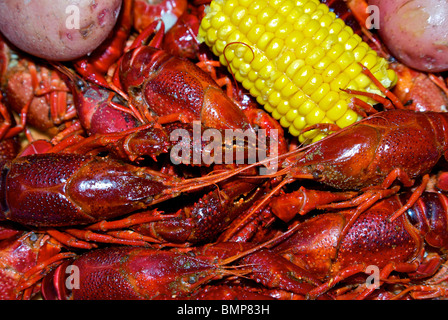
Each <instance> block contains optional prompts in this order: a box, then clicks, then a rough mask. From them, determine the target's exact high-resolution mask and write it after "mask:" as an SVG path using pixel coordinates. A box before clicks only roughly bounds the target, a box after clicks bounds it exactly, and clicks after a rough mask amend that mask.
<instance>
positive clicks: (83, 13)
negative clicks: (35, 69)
mask: <svg viewBox="0 0 448 320" xmlns="http://www.w3.org/2000/svg"><path fill="white" fill-rule="evenodd" d="M121 5H122V0H58V1H54V0H31V1H17V0H3V1H0V31H1V32H2V33H3V35H4V36H5V37H6V38H7V39H8V40H9V41H10V42H11V43H12V44H13V45H15V46H16V47H17V48H19V49H20V50H22V51H25V52H27V53H29V54H31V55H34V56H37V57H39V58H43V59H47V60H53V61H69V60H73V59H76V58H80V57H82V56H84V55H86V54H88V53H90V52H92V51H93V50H94V49H95V48H97V47H98V46H99V45H100V44H101V43H102V42H103V41H104V40H105V39H106V38H107V36H108V35H109V33H110V32H111V31H112V29H113V27H114V25H115V23H116V21H117V18H118V15H119V12H120V9H121ZM78 22H79V24H78Z"/></svg>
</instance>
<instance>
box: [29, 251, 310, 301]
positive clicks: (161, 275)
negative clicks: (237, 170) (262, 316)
mask: <svg viewBox="0 0 448 320" xmlns="http://www.w3.org/2000/svg"><path fill="white" fill-rule="evenodd" d="M254 248H255V247H254V246H253V245H252V244H242V243H220V244H216V245H211V244H207V245H205V246H202V247H197V248H191V249H189V250H187V252H183V251H179V250H177V249H171V250H154V249H151V248H141V247H110V248H104V249H98V250H92V251H89V252H87V253H85V254H83V255H81V256H79V257H77V258H76V259H75V260H74V261H71V260H67V261H66V262H64V263H63V264H61V265H60V266H59V267H58V268H57V269H55V271H54V272H52V273H50V274H49V275H48V276H46V277H45V278H44V280H43V282H42V292H43V295H44V297H45V298H47V299H173V298H178V299H186V298H188V297H189V296H190V295H191V294H193V293H195V291H196V290H198V289H199V288H200V287H201V286H202V285H204V284H207V283H210V282H211V281H213V280H218V279H221V278H224V277H228V276H237V277H238V276H243V275H246V276H248V277H250V278H251V279H254V280H256V281H258V282H261V283H263V285H265V286H266V287H268V288H281V289H285V290H288V291H291V292H294V293H296V294H298V295H302V296H303V295H304V294H306V292H308V291H309V290H310V289H311V288H314V287H316V285H317V284H318V283H319V282H318V281H316V279H315V278H314V276H312V275H311V274H309V273H308V272H307V271H305V270H303V269H301V268H298V267H297V266H295V265H294V264H292V263H290V262H289V261H287V260H285V259H284V258H282V257H280V256H278V255H276V254H275V253H273V252H271V251H270V250H267V249H262V248H256V250H255V249H254ZM236 259H242V260H241V264H242V265H241V267H238V266H232V265H231V264H230V263H231V262H233V261H234V260H236ZM72 265H73V266H76V267H77V269H78V270H79V275H80V276H81V277H80V279H79V287H78V288H75V287H73V288H67V286H66V285H65V283H66V280H67V277H68V274H67V273H66V272H65V270H66V268H67V267H68V266H72ZM25 286H26V285H23V287H25ZM106 288H107V289H106ZM103 289H106V290H103Z"/></svg>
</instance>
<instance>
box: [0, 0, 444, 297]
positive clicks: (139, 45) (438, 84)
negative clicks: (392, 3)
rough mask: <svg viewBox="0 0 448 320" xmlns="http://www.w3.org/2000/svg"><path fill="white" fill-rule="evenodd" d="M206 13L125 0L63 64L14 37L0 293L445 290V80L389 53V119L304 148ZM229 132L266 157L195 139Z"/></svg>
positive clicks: (0, 191)
mask: <svg viewBox="0 0 448 320" xmlns="http://www.w3.org/2000/svg"><path fill="white" fill-rule="evenodd" d="M326 3H327V4H328V5H329V6H334V8H335V9H334V10H335V12H336V13H338V14H339V15H340V16H341V17H344V19H346V21H347V22H348V21H350V24H351V26H352V27H353V28H354V30H355V31H356V32H359V34H360V35H362V36H363V38H364V39H365V40H366V41H368V42H369V43H370V44H371V46H372V48H374V49H375V50H377V52H378V53H380V54H382V55H383V56H388V53H387V49H385V48H384V47H383V46H382V45H381V42H380V41H379V40H378V39H377V38H376V36H375V34H374V33H372V32H369V31H368V30H366V29H365V28H363V27H360V26H359V25H357V24H356V23H357V21H356V20H355V19H354V18H353V16H352V15H350V10H349V8H348V7H347V6H345V5H346V4H348V5H349V6H350V5H352V6H353V8H354V7H355V6H359V5H360V4H362V3H363V2H362V1H348V2H345V3H344V2H342V1H326ZM205 6H206V4H204V3H199V2H187V1H186V0H166V1H162V2H160V3H158V4H153V5H150V4H148V2H147V1H143V0H134V1H132V0H125V1H124V2H123V8H122V12H121V15H120V18H119V22H118V23H117V26H116V27H115V29H114V31H113V33H112V34H111V35H110V37H109V38H108V40H107V41H106V42H105V43H103V45H102V46H101V47H99V48H98V49H97V50H96V51H95V52H93V53H92V54H91V55H89V56H88V57H86V58H83V59H79V60H77V61H70V62H66V63H54V62H49V61H42V60H38V59H36V58H32V57H30V56H27V55H25V54H23V53H21V52H19V51H18V50H16V49H15V48H14V47H12V46H11V45H9V44H8V43H7V42H6V41H5V40H1V42H0V46H1V51H0V54H1V55H0V80H1V92H2V96H1V104H0V112H1V115H2V122H1V125H0V138H1V143H0V145H1V149H0V150H1V152H0V153H1V154H0V162H1V168H2V170H1V180H0V205H1V212H0V299H32V298H43V299H218V300H222V299H240V300H241V299H271V300H272V299H289V300H290V299H293V300H302V299H409V300H410V299H443V298H446V297H448V263H447V256H446V250H447V249H448V198H447V196H446V193H445V192H446V190H447V188H448V186H447V180H446V173H445V168H446V163H445V161H446V160H445V158H446V155H447V150H448V135H447V132H448V115H447V114H446V113H445V108H446V105H447V103H448V99H447V95H446V84H445V79H444V77H443V75H440V74H437V75H436V74H425V73H421V72H417V71H414V70H410V69H409V68H407V67H406V66H404V65H402V64H400V63H398V62H396V61H394V60H393V58H390V62H391V66H392V67H393V68H394V69H395V70H396V72H397V74H398V76H399V80H398V84H397V85H396V86H395V88H394V89H393V91H392V92H389V91H387V90H385V94H386V96H387V98H386V99H382V100H379V101H380V102H379V103H378V105H376V106H375V110H368V113H367V114H366V117H365V118H364V119H362V120H361V121H359V122H357V123H355V124H354V125H352V126H349V127H347V128H344V129H339V130H338V129H334V128H332V130H334V131H333V132H331V133H329V135H328V136H327V137H326V138H324V139H322V140H320V141H318V142H315V143H312V144H305V145H299V143H298V142H297V138H295V137H292V136H290V135H288V133H287V132H286V131H285V130H284V129H283V128H282V127H281V126H280V125H279V123H278V122H277V121H276V120H275V119H273V118H272V117H271V116H270V115H269V114H268V113H266V112H265V111H264V110H263V109H262V107H261V106H260V105H259V104H258V103H257V102H256V100H254V99H253V98H252V97H251V96H250V95H249V94H248V93H247V92H246V91H245V90H244V89H242V88H241V86H240V85H238V84H237V83H235V82H234V81H233V79H232V75H231V74H229V73H228V72H227V71H226V70H225V68H224V67H223V66H221V65H220V64H219V62H218V61H217V59H216V58H215V57H214V56H213V54H212V53H211V52H209V51H208V48H206V47H205V46H204V45H203V44H200V43H198V42H197V40H196V34H197V31H198V27H199V23H200V20H201V17H202V16H203V12H204V8H205ZM167 10H168V11H170V13H171V15H173V14H174V15H176V16H177V22H176V23H174V25H172V26H169V27H167V24H166V23H164V22H163V19H162V18H163V17H162V16H161V14H162V13H164V12H165V11H167ZM364 72H365V73H366V74H368V73H369V71H368V70H364ZM366 112H367V111H366ZM229 129H230V130H231V131H233V132H235V131H238V130H240V131H244V132H246V133H247V132H249V133H251V132H252V133H258V132H262V131H261V130H264V131H263V132H265V134H266V139H265V140H264V141H265V148H263V145H260V144H257V146H256V148H257V149H259V150H257V151H263V152H265V154H266V155H270V156H269V157H265V158H264V159H257V161H258V162H249V159H248V157H249V155H248V152H246V151H248V150H247V149H249V148H250V147H253V146H252V145H250V143H249V142H247V144H245V145H244V146H243V147H242V149H243V152H238V150H239V149H238V146H237V145H235V144H232V143H231V144H230V145H229V144H225V143H222V145H221V146H219V145H218V147H216V144H214V148H213V150H212V151H210V150H209V149H210V143H209V142H210V139H209V140H207V139H204V140H205V141H202V139H199V140H200V141H197V140H198V139H197V136H198V135H199V136H200V137H201V138H203V136H204V135H205V133H206V132H209V133H210V132H213V133H214V134H216V133H220V134H222V135H224V134H225V132H227V131H228V130H229ZM321 129H323V130H324V129H325V128H324V127H322V128H321ZM207 130H209V131H207ZM210 130H214V131H210ZM226 130H227V131H226ZM179 133H181V134H179ZM180 136H182V139H178V138H179V137H180ZM173 137H176V139H174V138H173ZM185 137H187V138H185ZM195 137H196V138H195ZM220 148H221V149H220ZM229 149H230V154H231V155H232V156H234V157H232V159H233V161H232V162H230V163H229V162H226V161H217V160H220V159H219V158H218V155H220V154H221V156H222V157H224V153H225V152H224V151H226V152H227V151H229ZM261 149H264V150H261ZM179 150H181V151H186V150H190V151H191V153H192V154H193V156H192V154H187V156H186V155H185V154H179ZM207 150H208V151H209V152H208V153H207ZM217 150H222V151H223V152H222V153H220V152H216V151H217ZM184 153H185V152H184ZM206 153H207V154H206ZM176 155H177V157H176ZM195 155H196V156H197V155H199V156H197V158H196V159H193V157H194V156H195ZM206 155H207V156H208V157H207V156H206ZM211 155H213V156H214V158H213V159H214V161H208V160H209V159H210V156H211ZM226 155H227V153H226ZM271 155H273V156H271ZM193 160H196V161H193ZM221 160H222V159H221ZM274 160H275V161H276V163H278V168H277V169H278V170H274V171H270V172H269V173H267V174H266V173H262V171H261V169H263V168H264V169H266V168H267V167H268V165H271V164H272V162H273V161H274Z"/></svg>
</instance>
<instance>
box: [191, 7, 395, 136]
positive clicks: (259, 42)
mask: <svg viewBox="0 0 448 320" xmlns="http://www.w3.org/2000/svg"><path fill="white" fill-rule="evenodd" d="M198 39H199V41H202V42H205V43H206V44H207V45H208V46H209V47H210V48H211V49H212V51H213V53H214V54H215V55H216V56H218V57H219V60H220V62H221V64H222V65H224V66H227V67H228V68H229V70H230V72H232V74H233V75H234V76H235V79H236V80H237V81H239V82H240V83H242V86H243V87H244V88H246V89H247V90H249V92H250V93H251V94H252V95H253V96H254V97H255V98H256V99H257V101H258V102H259V103H260V104H261V105H263V106H264V108H265V109H266V110H267V111H268V112H270V113H271V114H272V116H273V117H274V118H275V119H277V120H279V122H280V124H281V125H282V126H283V127H285V128H289V132H290V133H291V134H292V135H294V136H299V140H300V141H302V142H303V141H305V140H308V141H309V140H311V141H316V140H319V139H321V138H322V137H323V136H324V135H325V134H324V133H323V132H320V131H319V130H311V131H308V132H306V133H303V134H301V130H302V129H304V128H305V127H308V126H310V125H313V124H316V123H335V124H337V125H338V126H339V127H341V128H343V127H346V126H348V125H350V124H352V123H354V122H355V121H357V120H359V119H360V116H359V115H358V114H357V113H356V112H355V111H353V110H352V109H351V108H350V107H349V104H350V103H351V99H352V97H353V96H352V95H350V94H348V93H346V92H344V91H341V90H340V89H343V88H345V89H353V90H360V91H366V92H370V93H377V94H381V95H382V93H381V92H380V91H379V90H378V88H377V87H376V86H375V85H374V84H373V83H372V81H371V80H370V79H369V78H368V77H367V76H366V75H365V74H363V73H362V72H361V71H362V68H361V66H360V65H359V63H361V64H363V65H364V66H366V67H367V68H369V69H370V71H371V72H372V73H373V74H374V76H375V77H376V78H377V79H378V80H379V81H380V82H381V84H382V85H383V86H385V87H386V88H390V87H391V86H393V85H394V84H395V82H396V80H397V78H396V74H395V73H394V71H393V70H391V69H389V68H388V63H387V61H386V60H385V59H384V58H381V57H379V56H378V55H377V53H376V52H375V51H374V50H372V49H370V48H369V46H368V44H366V43H365V42H363V41H362V39H361V37H359V36H358V35H357V34H354V33H353V30H352V29H351V28H350V27H349V26H346V25H345V23H344V22H343V21H342V20H341V19H339V18H336V16H335V14H334V13H333V12H330V11H329V8H328V7H327V6H326V5H325V4H322V3H320V2H319V1H318V0H214V1H212V2H211V3H210V5H209V7H207V9H206V15H205V17H204V18H203V20H202V21H201V25H200V28H199V34H198ZM358 98H360V99H362V100H364V101H366V102H368V103H370V104H373V103H374V101H372V100H371V99H370V98H367V97H364V96H359V97H358Z"/></svg>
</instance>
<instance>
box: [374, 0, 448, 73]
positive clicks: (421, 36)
mask: <svg viewBox="0 0 448 320" xmlns="http://www.w3.org/2000/svg"><path fill="white" fill-rule="evenodd" d="M369 5H376V6H378V9H379V10H378V14H379V22H380V24H379V30H378V32H379V35H380V36H381V38H382V40H383V41H384V43H385V45H386V46H387V48H388V49H389V50H390V52H391V53H392V54H393V55H394V56H395V58H397V59H398V60H399V61H400V62H402V63H404V64H406V65H407V66H409V67H412V68H414V69H417V70H420V71H426V72H440V71H445V70H448V2H447V1H446V0H411V1H410V0H394V1H390V0H370V1H369ZM372 17H374V15H372Z"/></svg>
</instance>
